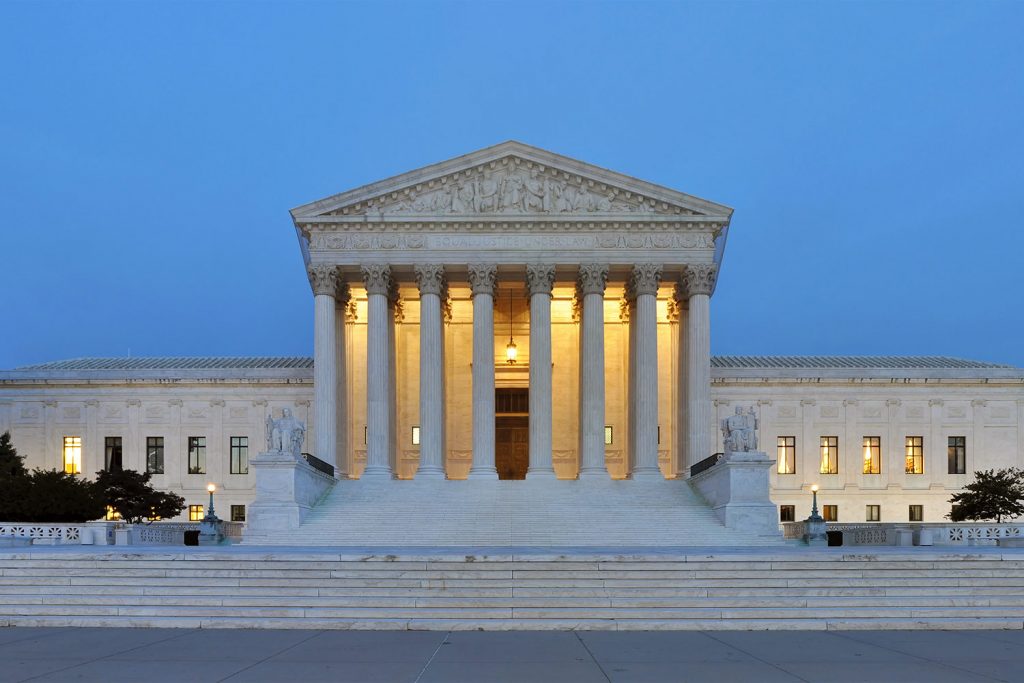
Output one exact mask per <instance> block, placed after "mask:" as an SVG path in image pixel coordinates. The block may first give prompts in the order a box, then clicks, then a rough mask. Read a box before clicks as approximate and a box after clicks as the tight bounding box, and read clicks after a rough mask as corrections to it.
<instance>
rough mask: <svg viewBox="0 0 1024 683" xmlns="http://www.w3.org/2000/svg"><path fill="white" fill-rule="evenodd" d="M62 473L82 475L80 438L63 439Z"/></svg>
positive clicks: (67, 437)
mask: <svg viewBox="0 0 1024 683" xmlns="http://www.w3.org/2000/svg"><path fill="white" fill-rule="evenodd" d="M64 471H65V472H66V473H67V474H81V473H82V437H80V436H65V437H64Z"/></svg>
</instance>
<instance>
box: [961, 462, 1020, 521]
mask: <svg viewBox="0 0 1024 683" xmlns="http://www.w3.org/2000/svg"><path fill="white" fill-rule="evenodd" d="M949 502H950V503H952V504H953V506H954V507H953V510H952V511H951V512H950V513H949V514H948V515H946V516H947V517H948V518H949V519H951V520H953V521H954V522H963V521H964V520H971V521H982V520H987V519H994V520H996V523H1000V522H1002V521H1003V518H1004V517H1007V518H1010V519H1012V518H1014V517H1018V516H1020V515H1021V514H1024V470H1021V469H1019V468H1017V467H1010V468H1007V469H1002V470H982V471H980V472H975V473H974V481H972V482H971V483H970V484H968V485H967V486H965V487H964V490H963V491H961V492H960V493H957V494H955V495H954V496H953V497H952V498H950V500H949Z"/></svg>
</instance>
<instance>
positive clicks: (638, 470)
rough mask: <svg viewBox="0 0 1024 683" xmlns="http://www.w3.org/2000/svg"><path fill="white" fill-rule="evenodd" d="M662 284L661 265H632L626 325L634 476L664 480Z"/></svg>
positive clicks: (636, 477) (635, 477)
mask: <svg viewBox="0 0 1024 683" xmlns="http://www.w3.org/2000/svg"><path fill="white" fill-rule="evenodd" d="M660 283H661V266H660V265H655V264H653V263H643V264H637V265H635V266H633V272H632V274H631V275H630V281H629V288H628V289H629V292H630V293H631V294H632V295H633V297H634V300H635V302H636V307H635V316H634V317H633V318H631V319H630V321H629V324H630V325H631V326H635V329H636V332H635V334H634V335H633V343H635V344H636V356H635V361H634V365H633V367H634V372H635V378H634V381H633V382H632V385H633V387H635V390H636V401H635V403H634V406H633V411H634V413H633V415H634V424H633V427H632V429H630V435H631V436H632V439H633V454H634V457H635V463H636V464H635V467H634V468H633V478H634V479H648V478H649V479H663V478H664V476H663V475H662V473H661V470H660V469H659V468H658V319H657V295H658V285H659V284H660Z"/></svg>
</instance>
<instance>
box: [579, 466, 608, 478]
mask: <svg viewBox="0 0 1024 683" xmlns="http://www.w3.org/2000/svg"><path fill="white" fill-rule="evenodd" d="M579 478H580V479H611V475H610V474H608V468H607V467H587V468H586V469H581V470H580V475H579Z"/></svg>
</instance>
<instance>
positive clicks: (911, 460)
mask: <svg viewBox="0 0 1024 683" xmlns="http://www.w3.org/2000/svg"><path fill="white" fill-rule="evenodd" d="M906 449H907V450H906V454H907V465H906V472H907V474H924V437H923V436H908V437H907V441H906Z"/></svg>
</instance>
